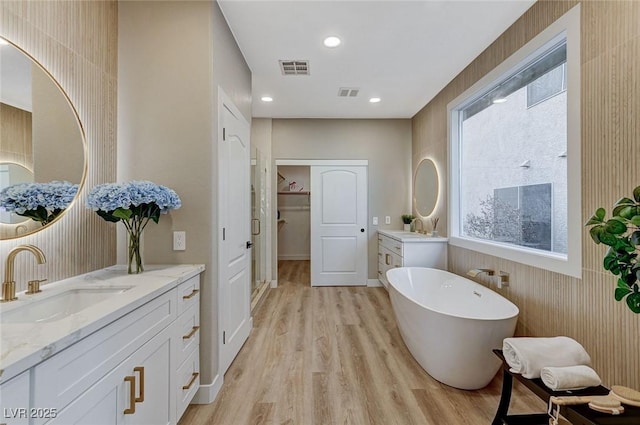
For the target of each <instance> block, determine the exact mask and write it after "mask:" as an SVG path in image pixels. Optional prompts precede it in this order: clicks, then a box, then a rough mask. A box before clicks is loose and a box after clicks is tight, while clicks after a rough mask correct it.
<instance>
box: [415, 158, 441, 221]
mask: <svg viewBox="0 0 640 425" xmlns="http://www.w3.org/2000/svg"><path fill="white" fill-rule="evenodd" d="M438 186H439V182H438V170H437V169H436V165H435V164H434V163H433V161H432V160H430V159H423V160H422V161H421V162H420V164H418V169H417V170H416V174H415V176H414V178H413V202H414V204H415V206H416V211H417V212H418V214H420V215H421V216H422V217H427V216H429V215H430V214H431V213H432V212H433V210H434V208H435V207H436V202H438Z"/></svg>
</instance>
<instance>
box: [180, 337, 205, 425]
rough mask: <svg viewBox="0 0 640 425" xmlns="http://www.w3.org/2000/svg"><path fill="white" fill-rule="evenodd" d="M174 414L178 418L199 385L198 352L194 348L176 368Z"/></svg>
mask: <svg viewBox="0 0 640 425" xmlns="http://www.w3.org/2000/svg"><path fill="white" fill-rule="evenodd" d="M176 375H177V380H176V381H177V385H178V387H177V391H176V399H177V406H176V408H177V409H176V414H177V419H178V420H179V419H180V417H181V416H182V414H183V413H184V411H185V410H186V409H187V406H189V403H191V400H192V399H193V397H194V396H195V395H196V391H198V388H199V387H200V353H199V350H198V349H196V350H195V351H194V352H193V353H191V355H190V356H189V357H188V358H187V360H185V362H184V364H183V365H182V366H180V368H179V369H178V373H177V374H176Z"/></svg>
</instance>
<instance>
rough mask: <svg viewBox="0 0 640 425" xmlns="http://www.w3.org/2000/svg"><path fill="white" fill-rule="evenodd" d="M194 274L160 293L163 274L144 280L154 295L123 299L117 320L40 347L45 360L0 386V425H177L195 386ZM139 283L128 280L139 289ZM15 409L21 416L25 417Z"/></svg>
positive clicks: (196, 304) (197, 301)
mask: <svg viewBox="0 0 640 425" xmlns="http://www.w3.org/2000/svg"><path fill="white" fill-rule="evenodd" d="M200 271H201V270H198V273H197V274H195V275H194V273H193V272H190V273H189V274H187V275H186V277H185V278H183V279H178V280H177V281H176V280H175V279H174V283H173V284H171V283H167V284H166V285H164V284H163V283H162V281H163V280H166V277H165V276H164V275H163V274H162V273H158V275H157V276H149V279H150V281H149V284H148V285H149V287H151V286H152V285H156V286H157V288H158V289H156V293H154V294H153V295H151V294H150V295H149V296H147V298H141V299H139V300H136V299H133V301H132V304H133V307H131V306H125V303H126V301H125V300H124V299H123V300H122V301H123V302H121V303H120V304H119V306H120V308H121V309H123V310H124V311H125V312H124V313H120V314H118V313H117V312H114V313H113V316H112V317H113V319H111V320H110V321H109V320H105V321H104V325H97V330H95V331H91V332H89V333H87V334H82V329H78V330H76V331H75V332H76V333H77V334H78V337H77V338H75V340H76V342H73V343H71V344H68V345H65V346H63V347H60V349H57V350H56V347H55V344H49V345H47V346H44V347H43V348H42V350H41V353H40V356H41V357H42V358H45V360H43V361H39V362H35V364H33V366H31V367H30V368H29V369H27V370H26V371H24V372H22V373H20V374H18V375H17V376H15V377H13V378H11V379H9V380H7V381H6V382H3V383H2V385H1V386H0V391H1V397H2V400H1V403H0V404H1V405H2V410H3V411H4V412H5V418H2V419H0V424H5V423H6V424H7V425H45V424H46V425H75V424H78V425H86V424H91V425H102V424H105V425H107V424H109V425H174V424H176V423H177V422H178V420H179V419H180V417H181V416H182V414H183V413H184V411H185V409H186V407H187V406H188V405H189V403H190V402H191V400H192V399H193V397H194V396H195V393H196V391H197V390H198V387H199V384H200V380H199V346H200V332H199V329H200V325H199V321H200V314H199V310H200V308H199V307H200V295H199V292H200V274H199V272H200ZM179 272H180V273H181V274H183V275H184V273H185V272H184V271H182V270H180V271H179ZM149 275H150V274H149ZM143 277H144V275H141V276H139V277H137V279H135V278H134V280H137V281H138V283H139V284H140V285H141V286H144V285H145V284H146V283H147V282H144V281H142V282H140V280H141V278H143ZM151 282H153V283H151ZM178 282H179V283H178ZM120 284H121V285H126V282H124V283H122V282H120ZM141 289H142V290H151V289H148V288H141ZM131 291H132V292H133V291H134V289H131ZM123 296H124V295H123ZM90 314H91V313H87V317H86V318H85V319H86V320H87V323H90V322H89V320H90V319H89V318H88V317H89V316H90ZM73 320H74V318H71V319H70V321H69V322H65V323H66V325H67V326H69V327H70V328H73V324H72V322H73ZM75 320H77V321H82V320H83V318H82V317H77V318H75ZM60 323H61V324H60V326H62V322H60ZM70 323H71V324H70ZM85 335H86V336H85ZM49 350H50V351H51V352H53V353H55V354H53V355H48V354H47V353H49V352H50V351H49ZM7 409H13V410H11V411H7ZM18 409H27V411H26V413H25V414H24V417H22V410H18ZM14 412H15V413H14ZM8 415H12V417H11V418H7V417H6V416H8Z"/></svg>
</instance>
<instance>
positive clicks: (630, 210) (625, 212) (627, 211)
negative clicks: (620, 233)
mask: <svg viewBox="0 0 640 425" xmlns="http://www.w3.org/2000/svg"><path fill="white" fill-rule="evenodd" d="M635 214H636V207H629V206H626V207H622V208H621V209H620V211H617V212H616V211H614V212H613V215H614V216H619V217H622V218H626V219H627V220H630V219H631V218H632V217H633V216H634V215H635Z"/></svg>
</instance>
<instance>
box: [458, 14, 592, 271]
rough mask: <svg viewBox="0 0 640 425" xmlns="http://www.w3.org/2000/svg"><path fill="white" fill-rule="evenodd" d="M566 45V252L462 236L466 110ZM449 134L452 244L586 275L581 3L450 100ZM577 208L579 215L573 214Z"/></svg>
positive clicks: (521, 261)
mask: <svg viewBox="0 0 640 425" xmlns="http://www.w3.org/2000/svg"><path fill="white" fill-rule="evenodd" d="M563 38H566V44H567V62H566V72H567V205H568V208H567V210H568V211H567V215H568V216H567V253H566V254H559V253H554V252H548V251H542V250H536V249H530V248H525V247H521V246H517V245H513V244H506V243H500V242H495V241H487V240H483V239H477V238H472V237H468V236H463V235H462V234H461V229H462V217H461V216H460V205H461V200H460V196H461V190H460V181H461V180H460V171H461V170H460V169H461V167H460V160H461V152H460V125H461V121H460V119H459V115H460V113H461V110H462V109H463V108H464V107H465V106H466V105H468V104H470V103H471V102H473V101H474V100H475V99H477V98H479V97H480V96H482V95H484V94H485V93H487V92H488V91H490V90H491V89H492V88H493V87H495V86H496V84H497V83H498V82H500V81H502V80H504V79H505V77H507V76H509V75H512V74H513V73H515V72H517V71H518V70H520V69H522V68H523V67H524V66H526V65H527V64H528V63H529V62H530V61H531V60H532V59H533V58H535V57H536V56H538V55H539V54H540V51H541V50H544V49H547V48H550V47H551V46H554V45H556V44H558V42H559V41H560V40H562V39H563ZM447 121H448V122H447V129H448V133H449V134H448V139H449V161H448V162H449V193H450V196H449V208H448V209H449V223H451V226H450V231H449V243H450V244H451V245H453V246H458V247H461V248H465V249H469V250H472V251H478V252H481V253H484V254H488V255H493V256H495V257H500V258H504V259H507V260H511V261H515V262H518V263H522V264H526V265H529V266H533V267H538V268H541V269H545V270H550V271H553V272H556V273H561V274H565V275H569V276H573V277H576V278H581V277H582V214H581V211H582V208H581V206H582V203H581V192H580V191H581V176H580V5H579V4H578V5H576V6H575V7H573V8H572V9H571V10H569V11H568V12H567V13H565V14H564V15H563V16H562V17H560V18H559V19H558V20H557V21H555V22H554V23H552V24H551V25H549V26H548V27H547V28H546V29H544V30H543V31H542V32H540V34H538V35H537V36H536V37H534V38H533V39H532V40H531V41H529V42H528V43H527V44H525V45H524V46H523V47H522V48H520V49H519V50H518V51H517V52H515V53H514V54H513V55H511V56H510V57H509V58H507V59H506V60H505V61H504V62H502V63H501V64H500V65H498V66H497V67H496V68H495V69H493V70H492V71H490V72H489V73H488V74H486V75H485V76H484V77H483V78H481V79H480V80H479V81H478V82H476V83H475V84H474V85H473V86H471V87H470V88H469V89H467V90H466V91H465V92H464V93H462V94H461V95H460V96H458V97H457V98H456V99H454V100H453V101H452V102H450V103H449V104H448V105H447ZM576 209H577V211H578V214H575V212H574V213H570V211H572V210H573V211H575V210H576Z"/></svg>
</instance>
